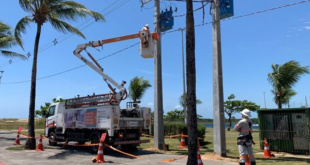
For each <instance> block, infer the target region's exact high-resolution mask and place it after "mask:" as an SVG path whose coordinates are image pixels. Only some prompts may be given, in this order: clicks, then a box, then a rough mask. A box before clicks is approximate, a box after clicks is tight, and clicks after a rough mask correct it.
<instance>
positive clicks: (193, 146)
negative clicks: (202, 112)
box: [186, 0, 197, 165]
mask: <svg viewBox="0 0 310 165" xmlns="http://www.w3.org/2000/svg"><path fill="white" fill-rule="evenodd" d="M195 65H196V64H195V27H194V16H193V1H192V0H186V82H187V99H186V103H187V131H188V140H187V141H188V159H187V165H197V111H196V66H195Z"/></svg>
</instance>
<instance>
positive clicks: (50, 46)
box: [2, 0, 129, 67]
mask: <svg viewBox="0 0 310 165" xmlns="http://www.w3.org/2000/svg"><path fill="white" fill-rule="evenodd" d="M117 2H120V1H115V2H114V3H112V4H111V5H110V6H108V7H106V8H105V9H103V10H102V11H101V12H100V13H102V12H104V11H105V10H107V9H109V8H110V7H111V6H113V5H114V4H116V3H117ZM127 2H129V0H125V1H122V2H121V3H120V4H118V6H116V7H114V8H112V9H111V10H110V11H107V13H106V14H103V15H104V16H107V15H109V14H110V13H112V12H113V11H115V10H117V9H118V8H120V7H121V6H123V5H125V4H126V3H127ZM90 20H92V19H88V20H86V21H84V22H83V23H82V24H80V25H78V26H77V27H82V26H83V25H84V24H86V23H87V22H89V21H90ZM95 22H96V21H93V22H91V23H90V24H88V25H86V26H84V27H83V28H81V29H80V31H82V30H84V29H86V28H87V27H89V26H91V25H92V24H94V23H95ZM67 35H68V34H64V35H61V36H60V37H58V41H57V39H55V40H56V41H57V43H61V42H62V41H65V40H67V39H68V38H70V37H72V36H74V35H75V34H69V36H67ZM65 36H67V37H66V38H64V39H61V38H63V37H65ZM54 46H55V44H54V43H53V42H50V43H47V44H44V45H43V46H40V48H41V49H39V53H41V52H43V51H45V50H48V49H50V48H52V47H54ZM42 47H45V48H42ZM19 61H21V60H17V61H16V62H19ZM16 62H14V63H16ZM8 65H10V64H6V65H2V66H3V67H5V66H8Z"/></svg>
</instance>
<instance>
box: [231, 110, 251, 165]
mask: <svg viewBox="0 0 310 165" xmlns="http://www.w3.org/2000/svg"><path fill="white" fill-rule="evenodd" d="M241 116H242V119H241V120H240V121H239V122H238V124H236V125H235V130H236V131H238V132H239V136H238V138H237V144H238V149H239V154H240V159H239V162H240V163H239V164H240V165H245V162H246V155H248V156H249V159H250V162H251V165H256V162H255V158H254V154H253V148H252V144H254V145H255V143H254V141H253V137H252V121H251V119H250V117H251V112H250V110H248V109H244V110H243V111H242V112H241Z"/></svg>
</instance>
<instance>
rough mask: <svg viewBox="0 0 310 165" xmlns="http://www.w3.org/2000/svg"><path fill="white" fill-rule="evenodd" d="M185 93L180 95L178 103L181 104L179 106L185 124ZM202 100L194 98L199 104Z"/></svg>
mask: <svg viewBox="0 0 310 165" xmlns="http://www.w3.org/2000/svg"><path fill="white" fill-rule="evenodd" d="M186 97H187V94H183V95H181V96H180V98H179V101H180V102H179V104H180V105H181V107H183V114H184V123H185V124H187V116H185V115H186V114H187V113H186V112H185V107H186V102H184V100H186ZM201 103H202V101H201V100H199V99H197V100H196V104H201Z"/></svg>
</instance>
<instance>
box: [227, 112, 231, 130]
mask: <svg viewBox="0 0 310 165" xmlns="http://www.w3.org/2000/svg"><path fill="white" fill-rule="evenodd" d="M230 128H231V113H228V127H227V131H230Z"/></svg>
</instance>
